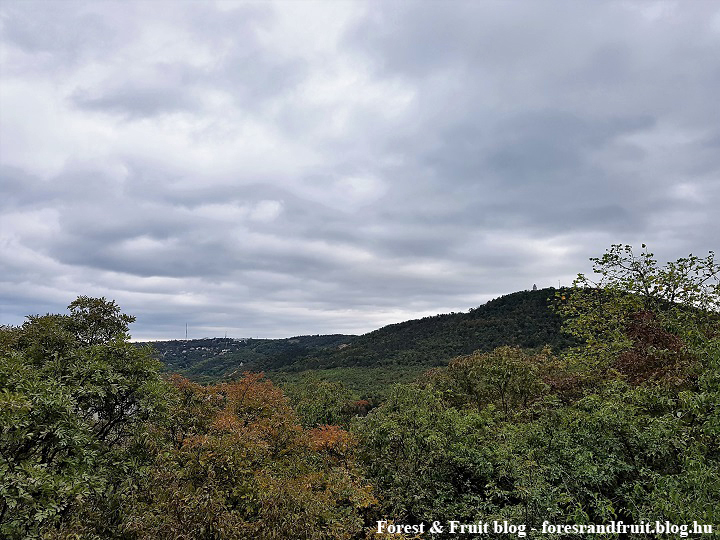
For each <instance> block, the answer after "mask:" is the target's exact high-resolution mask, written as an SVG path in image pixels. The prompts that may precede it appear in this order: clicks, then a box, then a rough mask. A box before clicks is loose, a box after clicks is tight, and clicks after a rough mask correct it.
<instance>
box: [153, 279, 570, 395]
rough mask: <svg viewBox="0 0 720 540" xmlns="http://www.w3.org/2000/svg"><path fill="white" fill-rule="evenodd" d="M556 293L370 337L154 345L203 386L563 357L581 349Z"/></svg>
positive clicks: (520, 297)
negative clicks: (501, 358) (537, 352)
mask: <svg viewBox="0 0 720 540" xmlns="http://www.w3.org/2000/svg"><path fill="white" fill-rule="evenodd" d="M556 291H557V289H555V288H552V287H551V288H547V289H540V290H537V289H534V290H532V291H519V292H516V293H512V294H508V295H505V296H501V297H499V298H496V299H494V300H491V301H489V302H487V303H486V304H483V305H481V306H479V307H476V308H473V309H471V310H470V311H468V312H467V313H449V314H441V315H435V316H431V317H424V318H422V319H414V320H410V321H405V322H401V323H396V324H391V325H388V326H384V327H382V328H380V329H378V330H374V331H372V332H369V333H367V334H364V335H362V336H353V335H343V334H332V335H314V336H295V337H289V338H284V339H252V338H239V339H234V338H204V339H189V340H175V341H156V342H150V343H149V344H150V345H152V346H153V347H154V348H155V350H156V351H157V354H158V357H159V358H160V360H162V362H163V363H164V364H165V367H166V369H167V370H168V371H172V372H177V373H181V374H183V375H185V376H187V377H189V378H191V379H194V380H197V381H203V382H212V381H217V380H220V379H223V378H228V377H232V376H233V375H234V374H239V373H241V372H243V371H265V372H295V373H297V372H302V371H306V370H317V369H331V368H338V367H380V366H427V367H433V366H440V365H444V364H446V363H447V362H448V361H449V360H451V359H452V358H454V357H456V356H459V355H462V354H469V353H471V352H473V351H476V350H481V351H490V350H492V349H494V348H495V347H499V346H501V345H518V346H521V347H525V348H539V347H543V346H545V345H549V346H551V347H552V348H553V349H554V350H556V351H559V350H562V349H564V348H566V347H567V346H569V345H571V344H572V343H573V341H572V339H571V338H570V337H568V336H566V335H564V334H562V333H561V332H560V323H561V321H560V317H559V316H558V315H557V314H556V313H555V312H554V311H553V310H552V309H551V307H550V304H551V302H552V301H553V299H554V298H555V292H556Z"/></svg>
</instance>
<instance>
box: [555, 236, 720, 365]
mask: <svg viewBox="0 0 720 540" xmlns="http://www.w3.org/2000/svg"><path fill="white" fill-rule="evenodd" d="M642 247H643V250H644V251H642V252H641V253H640V254H636V253H635V252H634V251H633V249H632V247H631V246H627V245H626V246H623V245H620V244H616V245H613V246H612V247H611V248H610V249H608V250H607V251H606V253H605V254H604V255H603V256H602V257H595V258H591V259H590V260H591V261H592V262H593V271H594V273H595V274H596V276H597V278H596V279H595V280H592V279H590V278H588V277H587V276H585V275H584V274H579V275H578V277H577V278H576V279H575V281H574V282H573V287H572V288H571V289H569V290H567V291H560V292H559V293H558V300H559V303H558V308H559V312H560V313H561V314H562V316H563V317H565V330H566V331H567V332H569V333H570V334H572V335H574V336H575V337H577V338H579V340H580V341H581V342H582V343H583V345H581V346H580V347H577V348H576V349H575V355H574V357H575V358H576V360H580V361H581V363H582V364H584V365H585V366H586V367H590V368H598V369H605V368H607V367H609V366H610V365H611V364H612V363H613V362H616V361H618V360H621V358H622V356H623V355H630V357H626V360H628V362H626V363H630V361H632V363H634V364H638V363H642V362H648V363H650V367H652V365H666V366H667V365H670V364H673V363H676V362H682V361H685V363H687V360H688V354H695V355H696V353H697V352H698V351H699V350H701V349H702V347H703V345H704V344H705V343H706V342H707V340H708V339H709V338H711V337H712V336H713V335H715V334H716V333H717V331H718V321H719V320H720V319H719V318H718V310H719V309H720V282H719V279H720V266H718V264H717V263H716V262H715V258H714V253H713V252H709V254H708V255H707V257H705V258H700V257H696V256H694V255H689V256H688V257H682V258H680V259H678V260H677V261H674V262H669V263H667V264H666V265H665V266H659V265H658V263H657V260H656V259H655V258H654V255H653V254H652V253H650V252H649V251H648V250H647V249H646V246H645V245H644V244H643V246H642Z"/></svg>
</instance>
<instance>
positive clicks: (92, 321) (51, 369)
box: [0, 297, 164, 538]
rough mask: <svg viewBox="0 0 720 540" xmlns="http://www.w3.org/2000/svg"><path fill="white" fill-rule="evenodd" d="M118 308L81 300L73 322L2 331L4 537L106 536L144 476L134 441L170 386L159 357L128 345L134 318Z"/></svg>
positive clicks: (34, 319)
mask: <svg viewBox="0 0 720 540" xmlns="http://www.w3.org/2000/svg"><path fill="white" fill-rule="evenodd" d="M116 308H117V306H115V304H114V302H107V301H105V300H104V299H90V298H87V297H81V298H79V299H78V300H77V301H76V302H73V303H72V304H71V305H70V310H71V313H70V315H44V316H30V317H28V318H27V321H26V322H25V323H24V324H23V325H22V326H20V327H18V328H7V327H6V328H3V329H2V331H1V332H0V334H1V335H2V338H1V339H0V344H2V349H0V401H2V407H0V411H1V412H0V420H1V423H0V425H2V431H0V473H1V474H0V478H1V480H0V494H2V499H1V500H0V533H2V535H3V536H5V537H8V538H23V537H26V536H34V535H40V534H45V535H47V534H50V533H51V532H52V531H59V530H66V531H73V530H81V529H82V530H85V531H86V532H87V531H92V530H96V533H97V534H99V536H104V534H102V533H101V532H97V531H102V530H103V529H105V528H107V527H108V526H110V525H112V524H113V522H117V520H118V519H119V517H118V514H117V512H115V510H114V509H113V505H115V504H117V497H118V493H119V492H120V491H121V490H122V489H123V486H124V485H125V484H127V483H128V482H132V480H133V476H134V475H136V474H137V472H138V471H137V467H136V466H135V465H133V463H134V461H135V460H136V458H137V456H136V455H135V454H134V443H133V441H134V440H135V439H137V437H139V436H140V435H141V433H142V426H143V425H144V423H145V421H146V420H147V419H148V418H149V417H150V416H151V415H152V414H154V412H155V411H156V410H158V408H159V407H160V406H161V403H162V400H161V396H162V394H163V387H164V384H163V383H162V381H161V379H160V376H159V374H158V372H159V367H160V366H159V363H158V362H157V361H156V360H154V359H152V357H151V356H150V351H149V350H148V349H144V348H139V347H136V346H134V345H132V344H131V343H128V342H127V341H126V338H127V323H129V322H130V321H131V320H132V317H129V316H124V315H122V314H121V313H119V308H117V309H116ZM98 321H106V322H107V324H108V326H109V327H108V328H106V329H103V328H101V327H100V326H99V322H98ZM96 526H97V528H96ZM88 534H90V532H88Z"/></svg>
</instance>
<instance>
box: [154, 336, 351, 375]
mask: <svg viewBox="0 0 720 540" xmlns="http://www.w3.org/2000/svg"><path fill="white" fill-rule="evenodd" d="M355 337H356V336H347V335H342V334H332V335H324V336H297V337H292V338H285V339H250V338H247V339H231V338H204V339H186V340H175V341H153V342H150V343H145V344H144V345H152V347H153V348H154V349H155V350H156V351H157V356H158V358H159V359H160V360H161V361H162V362H163V364H164V365H165V369H166V370H167V371H170V372H173V373H180V374H182V375H185V376H186V377H189V378H191V379H194V380H198V381H215V380H218V379H221V378H228V377H235V376H236V375H237V376H239V375H241V374H242V373H243V372H245V371H273V370H277V369H279V368H282V367H283V366H286V365H289V364H293V363H295V362H296V361H298V360H300V359H303V358H307V357H311V356H315V355H322V354H328V353H330V352H332V351H334V350H337V349H338V348H339V347H342V346H347V344H348V343H349V342H350V341H351V340H352V339H353V338H355Z"/></svg>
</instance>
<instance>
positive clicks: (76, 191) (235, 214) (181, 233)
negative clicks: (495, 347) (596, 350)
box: [0, 1, 720, 338]
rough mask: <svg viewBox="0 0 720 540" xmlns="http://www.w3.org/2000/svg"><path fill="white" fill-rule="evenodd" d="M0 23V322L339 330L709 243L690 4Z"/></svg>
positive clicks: (198, 332)
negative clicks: (100, 308) (626, 249)
mask: <svg viewBox="0 0 720 540" xmlns="http://www.w3.org/2000/svg"><path fill="white" fill-rule="evenodd" d="M1 20H2V36H3V46H4V50H5V53H4V54H5V56H4V60H3V62H4V65H3V73H4V81H3V82H4V84H3V88H2V92H3V93H2V103H0V105H1V106H2V112H3V122H2V127H1V128H0V129H2V132H1V133H0V134H1V135H2V139H0V142H1V143H2V146H3V148H2V157H1V159H0V180H1V181H2V191H3V197H2V198H1V199H0V208H2V216H1V219H2V223H1V224H0V225H1V226H0V235H1V237H0V249H2V251H3V260H2V268H1V270H2V278H1V279H0V297H2V305H3V312H2V321H0V322H6V321H7V322H12V323H17V322H18V321H20V320H21V317H22V315H24V314H27V313H35V312H45V311H58V310H62V309H63V307H64V306H66V305H67V304H68V303H69V302H70V301H71V300H72V299H73V297H74V296H75V295H77V294H91V295H96V296H106V297H111V298H115V299H117V300H118V302H119V303H120V304H121V305H122V306H123V307H125V308H126V309H127V310H128V311H129V312H132V313H134V314H136V315H137V316H138V323H137V325H136V326H137V328H136V329H135V331H134V335H135V337H139V338H142V337H145V338H149V337H156V338H161V337H176V338H177V337H183V336H184V326H185V324H186V323H187V324H189V325H190V327H191V329H194V330H191V334H193V332H195V333H194V334H193V335H194V337H201V336H204V335H222V334H223V332H225V331H226V330H227V331H228V334H229V335H234V336H237V337H241V336H256V335H264V336H287V335H293V334H301V333H318V332H335V331H343V332H360V331H366V330H370V329H373V328H375V327H377V326H380V325H381V324H384V323H387V322H391V321H399V320H402V319H406V318H409V317H412V316H422V315H427V314H432V313H437V312H440V311H450V310H458V309H467V308H469V307H472V306H475V305H477V304H479V303H481V302H483V301H486V300H487V299H489V298H491V297H492V296H495V295H498V294H502V293H507V292H512V291H514V290H518V289H524V288H530V287H531V286H532V284H533V283H537V284H538V286H541V287H543V286H556V285H557V282H558V280H561V281H562V282H563V283H564V284H567V283H568V282H569V281H570V280H571V279H572V276H573V275H575V274H576V273H577V272H580V271H587V270H588V264H587V257H589V256H595V255H599V254H601V253H602V251H603V250H604V249H605V248H606V247H608V245H609V244H610V243H613V242H629V243H636V244H637V243H640V242H643V241H644V242H647V243H649V244H650V245H651V247H652V246H653V245H654V244H655V245H658V246H659V247H658V248H657V249H656V251H657V252H658V255H659V256H660V258H663V257H666V258H677V257H678V256H682V255H686V254H687V253H688V252H690V251H693V252H695V253H698V254H701V253H703V252H705V251H707V250H708V249H713V248H716V247H717V240H718V237H717V225H716V219H715V217H714V216H715V213H716V211H715V208H716V207H717V206H720V187H719V182H718V178H719V175H720V153H719V152H717V149H718V146H720V143H719V141H720V138H719V136H718V129H717V126H718V125H720V109H718V107H717V105H716V104H717V98H716V96H717V95H718V93H720V60H719V59H718V55H717V50H718V49H719V48H720V9H718V7H717V4H716V3H714V2H703V1H696V2H691V3H683V4H679V3H674V2H644V3H623V2H603V3H600V2H595V3H580V2H574V1H573V2H570V1H567V2H566V1H558V2H542V3H541V2H512V3H508V2H469V1H467V2H460V1H458V2H451V3H447V2H446V3H431V2H389V3H388V2H371V3H333V2H319V3H312V2H307V3H296V2H273V3H262V4H258V3H254V2H249V3H244V2H243V3H241V2H229V3H218V4H213V3H199V2H182V3H176V2H173V3H166V2H139V1H138V2H122V3H116V2H63V3H60V2H52V1H41V2H19V1H9V2H6V3H5V4H4V5H3V7H2V19H1ZM43 299H46V303H45V304H43ZM43 305H46V306H48V307H46V308H44V307H42V306H43ZM23 306H25V307H23Z"/></svg>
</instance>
